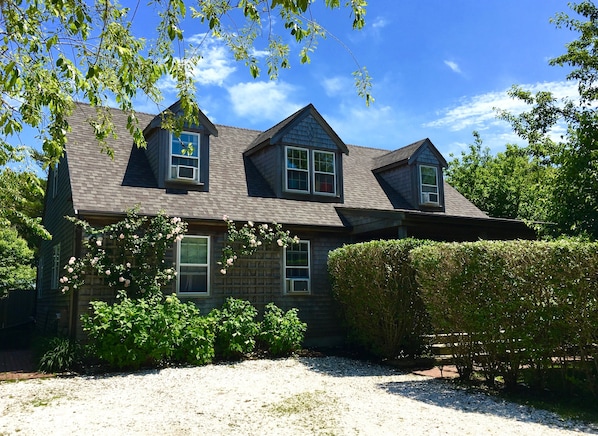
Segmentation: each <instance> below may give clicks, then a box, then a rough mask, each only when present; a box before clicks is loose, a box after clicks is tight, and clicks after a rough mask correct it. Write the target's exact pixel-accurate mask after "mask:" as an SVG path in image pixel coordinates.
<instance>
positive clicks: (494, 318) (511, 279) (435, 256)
mask: <svg viewBox="0 0 598 436" xmlns="http://www.w3.org/2000/svg"><path fill="white" fill-rule="evenodd" d="M412 259H413V264H414V266H415V268H416V270H417V279H418V281H419V283H420V285H421V290H422V297H423V299H424V301H425V303H426V306H427V308H428V312H429V313H430V316H431V319H432V323H433V325H434V327H435V329H436V330H437V331H438V332H443V333H449V332H452V333H466V335H462V336H461V337H463V338H467V339H466V340H464V341H463V342H462V343H460V344H459V345H460V347H458V349H457V352H458V354H459V355H460V357H462V358H463V362H461V365H463V373H462V374H461V375H462V376H465V377H467V376H468V375H469V374H468V373H469V372H470V370H471V368H472V367H473V365H474V364H479V365H481V366H482V368H483V369H484V371H485V372H486V376H487V378H488V380H489V381H491V382H492V381H493V379H494V377H495V375H496V374H500V375H502V376H503V377H504V379H505V382H506V383H507V385H510V386H512V385H514V384H516V383H517V379H518V375H519V370H520V368H521V366H522V365H524V364H525V365H529V366H530V367H531V368H533V369H535V372H536V374H537V375H538V377H537V381H536V383H538V384H541V383H542V379H543V378H544V377H545V375H546V373H547V370H548V369H549V368H551V367H553V366H554V365H555V360H554V359H555V358H557V359H558V361H557V363H556V365H558V366H560V367H561V368H562V371H563V380H566V379H567V376H568V372H569V369H570V367H571V365H570V359H569V358H570V357H576V358H578V359H579V360H581V361H582V362H583V363H584V364H585V367H586V368H587V369H588V371H587V376H586V382H587V383H590V384H593V385H594V389H598V385H597V384H596V378H595V375H593V374H595V372H594V371H592V368H591V365H592V364H595V359H593V358H592V356H590V354H591V353H592V352H595V350H596V348H595V346H593V345H592V344H594V343H595V341H596V331H597V330H596V328H597V326H598V244H596V243H583V242H575V241H567V240H561V241H554V242H540V241H509V242H498V241H479V242H474V243H462V244H437V245H435V246H432V247H420V248H418V249H415V250H413V252H412Z"/></svg>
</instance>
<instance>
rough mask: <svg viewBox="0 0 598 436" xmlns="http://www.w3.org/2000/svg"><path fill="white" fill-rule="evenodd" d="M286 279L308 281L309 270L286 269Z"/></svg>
mask: <svg viewBox="0 0 598 436" xmlns="http://www.w3.org/2000/svg"><path fill="white" fill-rule="evenodd" d="M287 279H309V268H287Z"/></svg>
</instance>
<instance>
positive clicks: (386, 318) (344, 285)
mask: <svg viewBox="0 0 598 436" xmlns="http://www.w3.org/2000/svg"><path fill="white" fill-rule="evenodd" d="M428 244H430V242H428V241H421V240H416V239H401V240H392V241H372V242H365V243H361V244H353V245H345V246H343V247H341V248H338V249H336V250H334V251H331V252H330V254H329V256H328V270H329V272H330V275H331V278H332V290H333V293H334V296H335V297H336V298H337V300H338V301H339V302H340V303H341V307H342V310H343V317H344V319H345V321H346V324H347V328H348V332H349V335H350V339H351V340H353V341H354V342H356V343H357V344H359V345H361V346H362V347H363V348H365V349H366V350H368V351H369V352H372V353H374V354H375V355H378V356H381V357H387V358H394V357H397V356H398V355H400V354H409V355H412V354H417V353H418V352H419V351H420V348H421V345H422V342H421V337H422V334H423V333H424V332H425V331H426V327H427V326H428V323H427V316H426V311H425V309H424V307H423V303H422V301H421V298H420V297H419V294H418V291H417V284H416V282H415V271H414V270H413V268H412V266H411V263H410V262H409V252H410V251H411V250H412V249H413V248H415V247H419V246H422V245H428Z"/></svg>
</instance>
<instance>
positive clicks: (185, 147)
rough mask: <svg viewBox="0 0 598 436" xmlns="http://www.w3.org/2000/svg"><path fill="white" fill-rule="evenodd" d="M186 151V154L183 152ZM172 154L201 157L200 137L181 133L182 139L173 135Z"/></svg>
mask: <svg viewBox="0 0 598 436" xmlns="http://www.w3.org/2000/svg"><path fill="white" fill-rule="evenodd" d="M183 151H184V152H183ZM172 154H176V155H180V156H194V157H198V156H199V136H198V135H196V134H192V133H181V136H180V137H178V138H177V137H176V136H174V134H173V135H172Z"/></svg>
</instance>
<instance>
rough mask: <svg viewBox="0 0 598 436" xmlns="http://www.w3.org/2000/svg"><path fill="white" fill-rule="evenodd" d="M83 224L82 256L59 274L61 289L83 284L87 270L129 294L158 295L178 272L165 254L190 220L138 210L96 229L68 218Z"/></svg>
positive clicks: (78, 223)
mask: <svg viewBox="0 0 598 436" xmlns="http://www.w3.org/2000/svg"><path fill="white" fill-rule="evenodd" d="M69 219H70V220H71V221H73V222H74V223H75V224H76V225H78V226H80V227H81V228H82V229H83V230H84V232H85V234H86V236H87V238H86V239H85V240H84V242H83V244H84V246H85V249H86V250H85V254H84V256H83V257H82V258H80V259H77V258H75V257H71V258H70V259H69V261H68V263H67V264H66V265H65V266H64V271H65V272H64V275H63V276H62V277H61V278H60V283H61V285H62V291H63V292H68V291H70V290H76V289H78V288H80V287H81V286H82V285H83V283H84V279H85V275H86V274H90V273H92V272H95V273H96V274H98V276H99V277H101V278H103V279H104V280H105V282H106V283H107V284H108V285H109V286H110V287H112V288H115V289H116V290H124V291H125V292H126V294H127V295H128V296H130V297H140V296H149V295H157V294H158V293H160V290H161V288H162V287H163V286H164V285H166V284H167V283H168V282H170V281H171V280H172V279H173V278H174V277H175V275H176V272H175V269H174V266H172V265H170V266H168V265H166V264H165V261H164V254H165V252H166V250H167V249H168V248H169V247H170V246H171V245H172V243H173V242H175V241H178V240H180V239H182V238H183V235H184V233H185V232H186V231H187V223H185V222H183V221H182V220H181V219H180V218H178V217H174V218H169V217H168V216H166V215H165V214H163V213H159V214H158V215H157V216H156V217H153V218H149V217H146V216H141V217H140V216H138V215H137V210H136V209H132V210H129V211H128V212H127V216H126V217H125V218H124V219H123V220H122V221H119V222H117V223H115V224H110V225H107V226H105V227H103V228H100V229H96V228H94V227H93V226H91V225H90V224H89V223H88V222H86V221H83V220H78V219H76V218H69Z"/></svg>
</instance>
